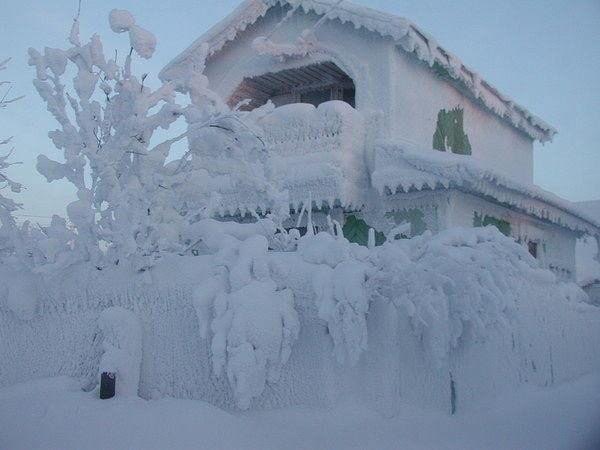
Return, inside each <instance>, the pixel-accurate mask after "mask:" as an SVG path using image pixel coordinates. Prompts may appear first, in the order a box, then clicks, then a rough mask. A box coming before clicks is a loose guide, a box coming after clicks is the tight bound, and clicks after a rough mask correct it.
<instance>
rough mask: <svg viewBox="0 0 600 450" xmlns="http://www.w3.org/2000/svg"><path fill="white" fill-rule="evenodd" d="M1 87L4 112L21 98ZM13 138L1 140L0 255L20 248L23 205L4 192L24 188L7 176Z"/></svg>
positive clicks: (3, 67)
mask: <svg viewBox="0 0 600 450" xmlns="http://www.w3.org/2000/svg"><path fill="white" fill-rule="evenodd" d="M9 61H10V59H6V60H4V61H2V62H0V71H3V70H6V67H7V65H8V62H9ZM0 86H1V87H6V89H5V90H4V92H3V93H2V97H0V109H2V110H4V109H5V108H6V107H7V106H8V105H9V104H11V103H13V102H15V101H16V100H19V98H20V97H10V91H11V87H12V84H11V83H10V82H9V81H0ZM11 140H12V137H7V138H3V139H1V140H0V255H2V256H6V255H11V254H13V253H14V252H15V251H17V247H19V242H20V236H19V229H18V227H17V224H16V223H15V220H14V217H13V213H14V212H15V211H17V210H18V209H19V208H20V207H21V205H20V204H18V203H16V202H15V201H14V200H12V199H10V198H8V197H6V196H5V195H4V194H3V192H5V191H6V190H9V191H11V192H13V193H19V192H21V190H22V189H23V186H22V185H21V184H20V183H17V182H16V181H13V180H11V179H10V178H9V177H8V175H7V174H6V169H7V168H8V167H10V166H11V165H13V164H15V163H11V162H10V161H9V158H10V156H11V153H12V150H7V151H3V149H5V148H6V147H7V146H9V145H10V142H11Z"/></svg>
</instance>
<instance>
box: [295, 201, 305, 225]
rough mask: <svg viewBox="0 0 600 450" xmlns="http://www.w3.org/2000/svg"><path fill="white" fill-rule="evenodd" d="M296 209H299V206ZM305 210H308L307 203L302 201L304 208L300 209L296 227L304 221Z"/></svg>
mask: <svg viewBox="0 0 600 450" xmlns="http://www.w3.org/2000/svg"><path fill="white" fill-rule="evenodd" d="M296 209H298V207H296ZM304 211H306V205H305V204H304V203H302V209H301V210H300V214H299V215H298V220H297V221H296V228H300V224H301V223H302V216H304Z"/></svg>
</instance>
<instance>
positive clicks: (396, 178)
mask: <svg viewBox="0 0 600 450" xmlns="http://www.w3.org/2000/svg"><path fill="white" fill-rule="evenodd" d="M370 165H371V167H370V173H371V183H372V185H373V187H374V188H375V189H376V190H377V191H379V192H380V193H381V194H385V193H387V194H395V193H398V192H410V191H421V190H436V189H457V190H460V191H464V192H468V193H473V194H475V195H478V196H482V197H485V198H490V199H492V200H494V201H495V202H497V203H499V204H502V205H506V206H508V207H510V208H513V209H515V210H518V211H521V212H523V213H525V214H528V215H531V216H533V217H536V218H538V219H541V220H544V221H547V222H551V223H554V224H556V225H558V226H561V227H564V228H568V229H570V230H572V231H575V232H577V233H583V234H590V235H593V236H594V235H596V236H597V235H600V219H596V218H595V217H594V216H592V215H590V214H586V212H584V211H582V210H581V209H580V208H578V207H577V205H575V204H574V203H571V202H569V201H567V200H564V199H562V198H560V197H558V196H556V195H554V194H552V193H551V192H548V191H546V190H544V189H541V188H540V187H538V186H535V185H533V184H523V183H519V182H516V181H514V180H513V179H512V178H511V177H510V176H508V175H505V174H503V173H501V172H499V171H495V170H492V169H490V168H488V167H487V166H485V165H483V164H482V163H481V162H480V161H477V160H475V159H474V158H468V157H464V156H462V155H455V154H453V153H447V152H440V151H432V150H428V151H423V150H419V149H414V148H411V146H410V144H403V143H398V142H394V141H385V142H379V143H377V144H376V145H375V147H374V152H373V157H372V158H371V163H370Z"/></svg>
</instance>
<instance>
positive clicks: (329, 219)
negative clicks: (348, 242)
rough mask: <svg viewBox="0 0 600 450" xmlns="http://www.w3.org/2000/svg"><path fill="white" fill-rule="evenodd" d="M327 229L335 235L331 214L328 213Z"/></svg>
mask: <svg viewBox="0 0 600 450" xmlns="http://www.w3.org/2000/svg"><path fill="white" fill-rule="evenodd" d="M327 230H329V232H330V233H331V234H332V235H333V236H335V229H334V227H333V222H332V221H331V216H330V215H329V214H327Z"/></svg>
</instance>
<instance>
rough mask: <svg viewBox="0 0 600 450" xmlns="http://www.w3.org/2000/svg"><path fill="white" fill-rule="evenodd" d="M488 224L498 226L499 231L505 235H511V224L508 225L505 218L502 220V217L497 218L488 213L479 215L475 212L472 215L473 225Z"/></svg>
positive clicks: (484, 225) (481, 225) (485, 225)
mask: <svg viewBox="0 0 600 450" xmlns="http://www.w3.org/2000/svg"><path fill="white" fill-rule="evenodd" d="M488 225H493V226H495V227H496V228H498V230H499V231H500V233H502V234H503V235H505V236H510V235H511V231H512V230H511V226H510V222H507V221H506V220H502V219H498V218H497V217H494V216H488V215H485V216H484V215H482V214H481V215H480V214H477V213H475V214H474V215H473V226H474V227H487V226H488Z"/></svg>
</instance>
